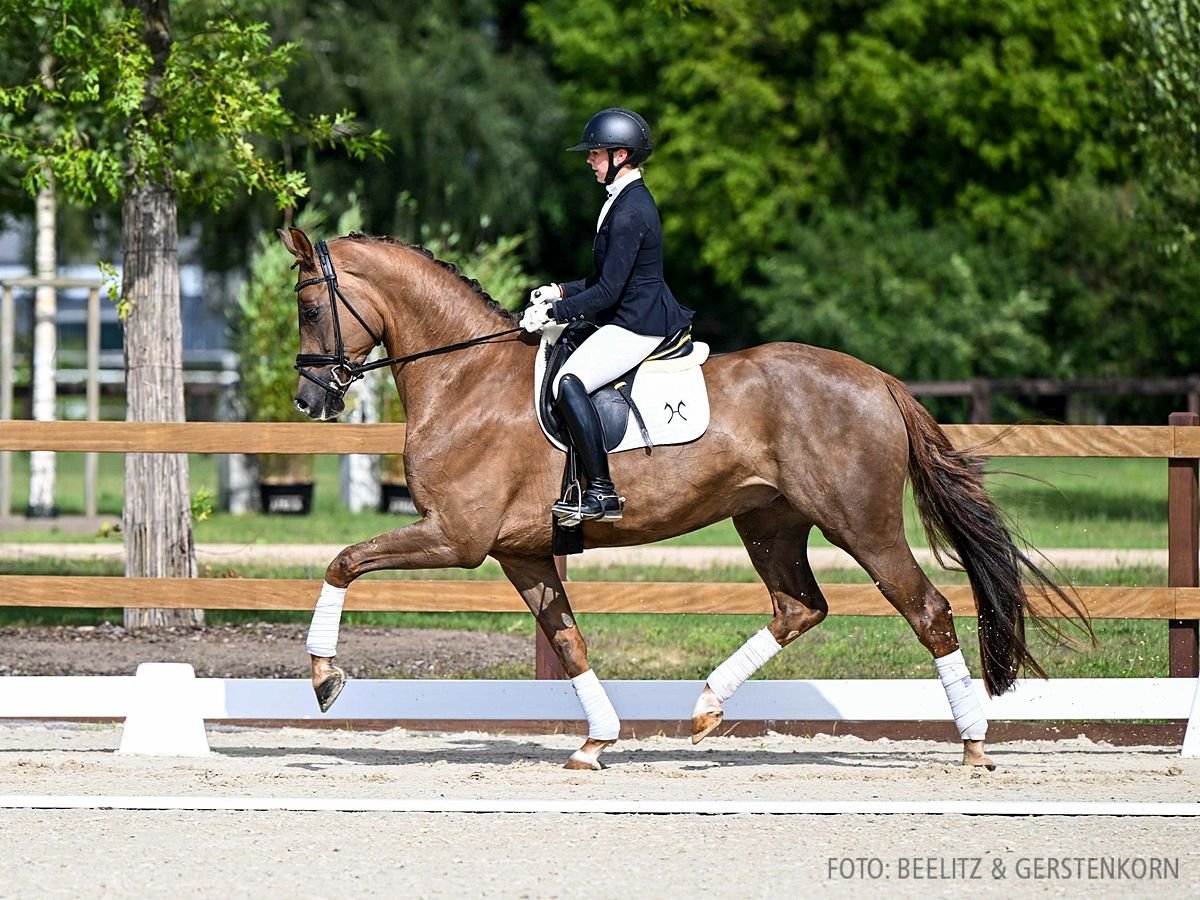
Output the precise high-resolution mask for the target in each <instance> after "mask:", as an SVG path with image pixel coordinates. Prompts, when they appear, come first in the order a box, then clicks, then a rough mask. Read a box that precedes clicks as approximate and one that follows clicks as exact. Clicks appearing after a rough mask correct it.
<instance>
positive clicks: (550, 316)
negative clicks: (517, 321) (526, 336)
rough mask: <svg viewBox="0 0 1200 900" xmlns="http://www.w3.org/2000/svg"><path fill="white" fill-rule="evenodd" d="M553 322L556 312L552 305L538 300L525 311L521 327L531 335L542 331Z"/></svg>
mask: <svg viewBox="0 0 1200 900" xmlns="http://www.w3.org/2000/svg"><path fill="white" fill-rule="evenodd" d="M553 321H554V311H553V306H552V304H550V303H548V302H547V301H545V300H536V301H534V303H533V304H532V305H531V306H529V307H528V308H527V309H526V310H525V313H524V315H522V316H521V327H522V328H524V329H525V330H526V331H528V332H529V333H530V334H533V332H535V331H541V330H542V329H543V328H545V327H546V326H547V325H549V324H550V323H551V322H553Z"/></svg>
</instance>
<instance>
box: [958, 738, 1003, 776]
mask: <svg viewBox="0 0 1200 900" xmlns="http://www.w3.org/2000/svg"><path fill="white" fill-rule="evenodd" d="M962 764H963V765H964V766H968V767H971V768H976V769H987V770H988V771H989V772H995V771H996V764H995V763H994V762H993V761H992V758H991V757H990V756H988V755H987V754H986V753H984V752H983V741H963V761H962Z"/></svg>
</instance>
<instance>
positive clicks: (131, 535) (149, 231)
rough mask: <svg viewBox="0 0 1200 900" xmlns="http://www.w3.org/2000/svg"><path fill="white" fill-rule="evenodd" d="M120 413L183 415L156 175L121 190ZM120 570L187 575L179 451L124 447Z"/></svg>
mask: <svg viewBox="0 0 1200 900" xmlns="http://www.w3.org/2000/svg"><path fill="white" fill-rule="evenodd" d="M121 238H122V245H123V266H124V271H123V273H122V279H121V287H122V299H123V301H124V303H125V304H126V305H127V306H128V314H127V315H126V317H125V322H124V327H125V341H124V343H125V390H126V397H127V408H126V416H125V417H126V419H127V420H128V421H130V422H182V421H184V414H183V365H182V363H183V327H182V323H181V321H180V316H179V264H178V259H177V256H176V253H177V246H178V240H179V238H178V231H177V225H176V214H175V194H174V192H173V191H172V190H171V189H170V188H167V187H164V186H162V185H154V184H150V185H145V186H142V187H138V188H136V189H134V190H132V191H130V192H129V193H128V194H126V197H125V203H124V209H123V221H122V226H121ZM122 529H123V531H124V532H125V574H126V576H134V577H154V578H160V577H167V578H171V577H174V578H194V577H195V575H196V554H195V546H194V543H193V537H192V517H191V502H190V499H189V490H188V467H187V455H186V454H182V453H127V454H126V455H125V512H124V518H123V524H122ZM203 624H204V612H203V610H183V609H126V610H125V627H126V628H139V627H154V626H161V625H203Z"/></svg>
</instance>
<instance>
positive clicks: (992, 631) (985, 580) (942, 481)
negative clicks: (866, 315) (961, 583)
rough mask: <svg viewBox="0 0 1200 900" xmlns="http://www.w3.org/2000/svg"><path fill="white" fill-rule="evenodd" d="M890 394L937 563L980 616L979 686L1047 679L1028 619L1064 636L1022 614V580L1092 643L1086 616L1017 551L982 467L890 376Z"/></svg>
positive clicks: (1000, 689)
mask: <svg viewBox="0 0 1200 900" xmlns="http://www.w3.org/2000/svg"><path fill="white" fill-rule="evenodd" d="M884 377H885V378H886V379H887V386H888V390H889V391H891V394H892V399H893V400H895V401H896V406H898V407H899V408H900V413H901V415H902V416H903V417H904V424H905V427H906V428H907V429H908V474H909V478H910V479H911V480H912V485H913V496H914V498H915V499H916V502H917V509H918V511H919V512H920V515H921V522H922V524H923V525H924V526H925V533H926V535H927V536H928V538H929V546H930V549H931V550H932V551H933V553H934V557H935V558H936V559H937V560H938V561H939V562H941V561H942V559H943V558H944V555H945V554H946V553H947V551H949V555H950V556H952V557H953V558H954V559H955V560H956V561H957V562H958V563H959V564H960V565H961V566H962V568H963V569H964V570H965V571H966V573H967V578H968V579H969V580H970V582H971V589H972V590H973V591H974V593H975V605H976V606H977V607H978V611H979V655H980V659H981V666H982V669H983V683H984V685H985V686H986V687H987V690H988V693H989V694H991V695H996V694H1003V693H1004V692H1005V691H1007V690H1008V689H1009V688H1010V687H1012V685H1013V682H1014V681H1016V678H1017V672H1018V671H1019V670H1021V669H1022V668H1023V669H1025V670H1027V671H1029V672H1031V673H1033V674H1035V675H1038V676H1040V677H1042V678H1045V677H1046V671H1045V669H1043V668H1042V666H1041V664H1040V663H1038V661H1037V660H1036V659H1034V657H1033V654H1032V653H1031V652H1030V650H1029V645H1028V644H1027V643H1026V641H1025V615H1026V612H1028V613H1029V616H1030V618H1031V620H1033V622H1034V624H1036V625H1038V626H1039V627H1042V628H1043V629H1044V630H1047V631H1050V632H1052V633H1054V634H1061V632H1060V631H1059V629H1058V628H1057V627H1056V626H1054V625H1051V624H1050V623H1049V622H1048V621H1047V620H1046V619H1044V618H1043V617H1042V616H1041V615H1039V613H1038V612H1037V611H1036V610H1034V609H1028V610H1027V608H1026V603H1025V590H1024V585H1023V578H1022V573H1023V572H1024V573H1026V574H1028V575H1029V576H1030V579H1031V580H1032V581H1033V582H1034V583H1035V584H1036V585H1037V586H1038V588H1039V593H1040V594H1041V596H1042V597H1043V599H1044V600H1045V601H1047V604H1048V605H1049V606H1050V607H1051V608H1053V609H1055V610H1056V611H1057V610H1058V609H1061V608H1062V607H1064V606H1065V607H1066V609H1067V610H1069V613H1068V615H1071V616H1074V617H1076V618H1077V620H1078V621H1080V622H1081V623H1082V625H1081V627H1082V629H1083V630H1084V631H1085V632H1086V633H1087V634H1088V635H1089V637H1091V639H1092V640H1093V641H1094V640H1095V636H1094V634H1093V633H1092V630H1091V625H1090V624H1089V623H1088V621H1087V613H1086V612H1084V611H1083V610H1082V609H1080V607H1079V605H1078V604H1077V603H1076V602H1075V601H1074V600H1073V599H1072V598H1071V597H1069V596H1067V593H1066V592H1065V591H1064V590H1063V589H1062V588H1061V587H1059V585H1058V584H1056V583H1055V582H1054V581H1053V580H1052V579H1051V578H1050V576H1049V575H1047V574H1046V573H1045V572H1043V571H1042V570H1041V569H1040V568H1039V567H1038V566H1037V565H1035V564H1034V563H1033V562H1032V561H1031V560H1030V559H1029V557H1028V556H1027V555H1026V554H1025V553H1024V552H1023V551H1022V550H1021V549H1020V548H1019V547H1018V546H1017V545H1016V543H1015V542H1014V540H1013V534H1012V531H1011V530H1010V528H1009V526H1008V524H1007V522H1006V521H1005V517H1004V515H1003V513H1001V511H1000V510H999V509H998V508H997V506H996V504H995V503H994V502H993V501H992V499H991V497H989V496H988V493H987V490H986V489H985V488H984V485H983V466H982V463H981V462H980V461H978V460H975V459H972V458H971V457H970V456H969V455H968V453H966V452H962V451H959V450H956V449H955V448H954V446H953V445H952V444H951V443H950V439H949V438H948V437H946V433H945V432H944V431H942V429H941V428H940V427H939V426H938V424H937V422H936V421H934V418H933V416H931V415H930V414H929V412H928V411H927V410H926V409H925V407H924V406H922V405H921V404H920V403H918V402H917V400H916V398H915V397H913V395H912V394H911V393H909V391H908V389H907V388H906V387H905V386H904V385H903V384H901V383H900V382H899V381H897V380H896V379H895V378H892V377H891V376H889V375H885V376H884Z"/></svg>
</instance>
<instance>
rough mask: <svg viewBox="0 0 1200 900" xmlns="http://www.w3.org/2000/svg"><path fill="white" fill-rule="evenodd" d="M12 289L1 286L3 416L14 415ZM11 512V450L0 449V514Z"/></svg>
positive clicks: (0, 392) (0, 408)
mask: <svg viewBox="0 0 1200 900" xmlns="http://www.w3.org/2000/svg"><path fill="white" fill-rule="evenodd" d="M13 316H14V310H13V289H12V285H11V284H6V285H4V286H3V287H2V288H0V419H11V418H12V417H13ZM11 512H12V453H10V452H9V451H7V450H5V451H3V452H0V517H4V518H8V516H9V514H10V513H11Z"/></svg>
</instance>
